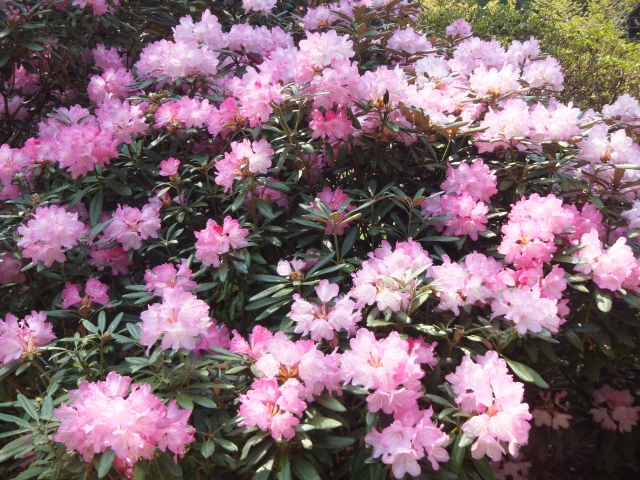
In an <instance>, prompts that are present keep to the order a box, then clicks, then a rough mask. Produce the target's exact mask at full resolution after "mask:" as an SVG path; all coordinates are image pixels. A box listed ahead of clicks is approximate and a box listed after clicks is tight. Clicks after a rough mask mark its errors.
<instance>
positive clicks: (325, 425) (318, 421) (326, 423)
mask: <svg viewBox="0 0 640 480" xmlns="http://www.w3.org/2000/svg"><path fill="white" fill-rule="evenodd" d="M309 424H310V425H313V426H314V427H315V428H317V429H319V430H330V429H332V428H337V427H340V426H341V425H342V422H339V421H338V420H334V419H333V418H327V417H315V418H313V419H311V420H309Z"/></svg>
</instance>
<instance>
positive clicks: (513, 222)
mask: <svg viewBox="0 0 640 480" xmlns="http://www.w3.org/2000/svg"><path fill="white" fill-rule="evenodd" d="M574 220H575V214H574V211H572V210H570V209H568V208H564V207H563V205H562V200H561V199H560V198H556V197H555V196H554V195H548V196H546V197H541V196H540V195H538V194H537V193H533V194H531V196H530V197H529V198H523V199H521V200H520V201H519V202H517V203H516V204H514V205H512V206H511V211H510V212H509V221H508V222H507V224H506V225H503V227H502V233H503V234H504V236H503V238H502V243H501V244H500V246H499V247H498V252H500V253H501V254H502V255H504V256H505V261H506V262H508V263H513V264H514V265H515V267H516V268H519V269H526V268H530V267H533V266H536V265H540V264H541V263H542V262H549V261H551V255H552V254H553V253H554V252H555V251H556V250H557V246H556V245H555V243H554V239H555V237H556V236H558V235H561V234H562V233H565V230H566V229H569V228H570V227H572V226H573V224H574Z"/></svg>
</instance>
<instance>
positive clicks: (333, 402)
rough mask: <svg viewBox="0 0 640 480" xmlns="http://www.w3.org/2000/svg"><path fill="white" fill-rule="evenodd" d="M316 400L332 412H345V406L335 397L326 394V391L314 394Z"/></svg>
mask: <svg viewBox="0 0 640 480" xmlns="http://www.w3.org/2000/svg"><path fill="white" fill-rule="evenodd" d="M315 399H316V402H318V403H319V404H320V405H322V406H323V407H325V408H328V409H329V410H333V411H334V412H346V411H347V409H346V408H345V406H344V405H343V404H342V403H341V402H340V401H339V400H337V399H335V398H333V397H331V396H329V395H327V394H326V393H324V394H322V395H316V396H315Z"/></svg>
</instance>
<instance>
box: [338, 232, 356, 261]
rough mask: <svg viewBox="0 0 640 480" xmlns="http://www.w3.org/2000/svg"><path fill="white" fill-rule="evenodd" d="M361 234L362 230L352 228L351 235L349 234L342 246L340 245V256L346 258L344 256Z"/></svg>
mask: <svg viewBox="0 0 640 480" xmlns="http://www.w3.org/2000/svg"><path fill="white" fill-rule="evenodd" d="M359 234H360V229H359V228H358V226H357V225H354V226H352V227H351V230H349V233H347V234H346V235H345V237H344V240H342V245H340V255H342V257H343V258H344V256H345V255H346V254H347V252H349V250H351V247H353V245H354V244H355V243H356V240H357V239H358V236H359Z"/></svg>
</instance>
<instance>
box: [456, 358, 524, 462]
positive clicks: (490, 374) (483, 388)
mask: <svg viewBox="0 0 640 480" xmlns="http://www.w3.org/2000/svg"><path fill="white" fill-rule="evenodd" d="M446 380H447V381H448V382H449V383H450V384H451V387H452V388H453V391H454V393H455V394H456V395H457V397H456V399H455V401H456V402H457V403H458V404H459V405H460V408H461V410H462V411H463V412H465V413H472V414H473V413H476V414H477V415H475V416H472V417H471V418H470V419H469V420H467V421H466V422H465V423H464V425H462V431H463V432H464V433H466V434H469V435H473V436H474V437H476V441H475V443H474V444H473V446H472V447H471V455H472V456H473V458H476V459H480V458H482V457H483V456H484V455H488V456H489V457H490V458H491V459H492V460H493V461H499V460H500V459H501V458H502V454H504V453H505V452H504V449H503V448H502V445H501V444H500V442H508V444H509V453H511V455H514V456H515V455H516V453H517V450H518V446H519V445H524V444H526V443H527V441H528V437H529V430H530V428H531V426H530V425H529V422H528V421H529V420H530V419H531V414H530V413H529V406H528V405H527V404H526V403H522V399H523V396H524V386H523V385H522V384H521V383H519V382H514V381H513V377H512V376H511V375H509V373H508V370H507V363H506V362H505V361H504V360H503V359H501V358H500V357H498V354H497V352H495V351H493V350H491V351H489V352H487V353H486V354H485V355H478V356H477V357H476V362H474V361H473V360H471V357H470V356H469V354H468V353H467V355H466V356H465V357H463V359H462V363H461V364H460V365H459V366H458V368H457V369H456V371H455V373H451V374H449V375H447V376H446Z"/></svg>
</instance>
